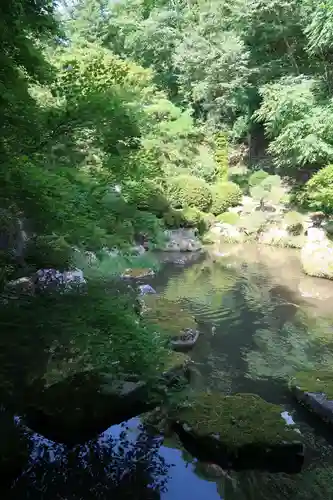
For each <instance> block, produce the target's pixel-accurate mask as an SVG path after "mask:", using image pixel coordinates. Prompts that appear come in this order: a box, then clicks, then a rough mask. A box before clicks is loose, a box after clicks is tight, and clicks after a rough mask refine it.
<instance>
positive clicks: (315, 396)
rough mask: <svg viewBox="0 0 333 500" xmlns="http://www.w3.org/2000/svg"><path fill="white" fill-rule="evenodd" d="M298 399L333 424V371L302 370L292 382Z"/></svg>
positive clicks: (292, 388) (293, 390) (292, 387)
mask: <svg viewBox="0 0 333 500" xmlns="http://www.w3.org/2000/svg"><path fill="white" fill-rule="evenodd" d="M290 387H291V390H292V392H293V394H294V396H295V397H296V399H297V400H298V401H299V402H300V403H302V404H304V405H305V406H306V407H308V408H309V409H310V410H311V411H312V412H313V413H315V414H316V415H317V416H318V417H320V418H321V419H322V420H324V421H325V422H327V423H329V424H331V425H333V371H329V370H327V371H323V370H319V371H300V372H297V373H296V374H295V375H294V377H293V379H292V380H291V382H290Z"/></svg>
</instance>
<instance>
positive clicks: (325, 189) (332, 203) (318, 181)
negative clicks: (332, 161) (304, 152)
mask: <svg viewBox="0 0 333 500" xmlns="http://www.w3.org/2000/svg"><path fill="white" fill-rule="evenodd" d="M304 198H305V201H306V202H307V204H308V206H309V207H310V208H311V209H312V210H321V211H323V212H325V213H331V212H332V210H333V165H328V166H327V167H325V168H323V169H321V170H319V172H317V173H316V174H315V175H314V176H313V177H312V178H311V179H310V180H309V181H308V182H307V184H306V186H305V192H304Z"/></svg>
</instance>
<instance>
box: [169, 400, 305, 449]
mask: <svg viewBox="0 0 333 500" xmlns="http://www.w3.org/2000/svg"><path fill="white" fill-rule="evenodd" d="M281 411H282V410H281V408H280V407H279V406H277V405H273V404H270V403H267V402H266V401H264V400H263V399H261V398H260V397H259V396H257V395H255V394H235V395H233V396H225V395H221V394H219V393H215V394H214V393H212V394H209V393H201V394H199V395H197V397H196V398H195V400H194V402H193V403H192V404H190V405H189V406H188V407H186V408H183V409H181V410H180V412H179V413H178V420H179V421H181V422H184V423H187V424H188V425H190V427H191V428H192V429H193V430H194V432H196V433H197V434H199V435H201V436H205V435H209V434H218V435H219V438H220V440H221V441H223V442H224V443H226V444H227V445H229V446H231V447H232V446H242V445H245V444H250V443H258V442H268V443H270V444H273V443H275V444H277V443H280V442H282V441H290V440H293V439H296V438H298V439H299V434H297V433H296V432H295V431H294V430H293V429H292V428H290V427H288V426H286V424H285V422H284V420H283V419H282V417H281Z"/></svg>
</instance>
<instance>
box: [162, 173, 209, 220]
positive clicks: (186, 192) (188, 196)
mask: <svg viewBox="0 0 333 500" xmlns="http://www.w3.org/2000/svg"><path fill="white" fill-rule="evenodd" d="M167 192H168V199H169V201H170V203H171V205H172V207H173V208H185V207H195V208H198V209H199V210H201V211H202V212H207V210H208V209H209V207H210V205H211V202H212V195H211V192H210V189H209V186H208V184H207V183H206V182H205V181H204V180H203V179H199V178H198V177H194V176H191V175H179V176H177V177H173V178H171V179H170V180H169V182H168V186H167Z"/></svg>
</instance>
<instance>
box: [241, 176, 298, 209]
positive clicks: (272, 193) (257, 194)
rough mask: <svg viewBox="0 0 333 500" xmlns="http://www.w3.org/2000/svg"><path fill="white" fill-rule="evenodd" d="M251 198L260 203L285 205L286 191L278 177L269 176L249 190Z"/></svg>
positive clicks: (286, 200)
mask: <svg viewBox="0 0 333 500" xmlns="http://www.w3.org/2000/svg"><path fill="white" fill-rule="evenodd" d="M250 193H251V196H252V197H253V198H254V199H255V200H258V201H260V202H261V203H264V204H265V203H273V204H280V203H287V202H288V199H289V198H288V191H287V189H286V188H285V187H284V186H283V183H282V179H281V177H280V176H279V175H269V176H268V177H266V178H265V179H264V180H263V181H262V182H261V183H260V184H257V185H255V186H253V187H252V188H251V189H250Z"/></svg>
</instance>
